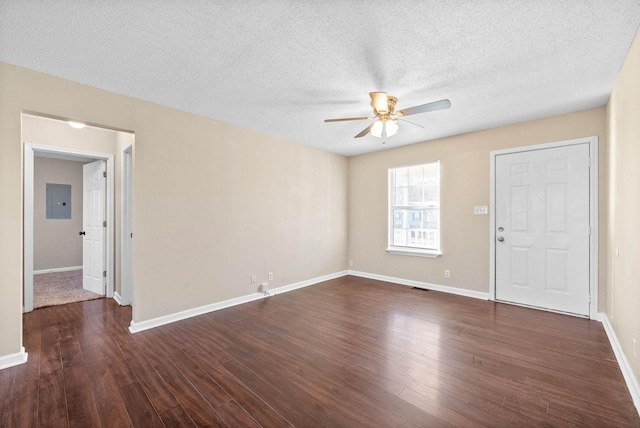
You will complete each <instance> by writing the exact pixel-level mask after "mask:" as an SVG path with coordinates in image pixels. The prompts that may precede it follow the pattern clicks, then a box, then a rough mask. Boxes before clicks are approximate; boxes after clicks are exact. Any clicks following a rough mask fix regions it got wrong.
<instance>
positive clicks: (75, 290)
mask: <svg viewBox="0 0 640 428" xmlns="http://www.w3.org/2000/svg"><path fill="white" fill-rule="evenodd" d="M101 297H104V296H101V295H100V294H96V293H93V292H91V291H87V290H85V289H83V288H82V269H79V270H71V271H66V272H53V273H40V274H37V275H33V308H34V309H36V308H44V307H45V306H53V305H64V304H65V303H73V302H82V301H85V300H93V299H100V298H101Z"/></svg>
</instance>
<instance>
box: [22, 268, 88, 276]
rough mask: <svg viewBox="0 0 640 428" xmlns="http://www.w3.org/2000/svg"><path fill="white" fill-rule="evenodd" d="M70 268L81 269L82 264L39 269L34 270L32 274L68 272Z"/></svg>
mask: <svg viewBox="0 0 640 428" xmlns="http://www.w3.org/2000/svg"><path fill="white" fill-rule="evenodd" d="M71 270H82V266H69V267H61V268H52V269H40V270H34V271H33V274H34V275H38V274H41V273H54V272H68V271H71Z"/></svg>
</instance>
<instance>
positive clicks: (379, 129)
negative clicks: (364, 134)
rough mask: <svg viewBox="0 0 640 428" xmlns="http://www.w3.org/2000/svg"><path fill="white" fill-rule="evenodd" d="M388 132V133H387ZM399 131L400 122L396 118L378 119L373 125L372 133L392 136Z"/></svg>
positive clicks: (379, 136)
mask: <svg viewBox="0 0 640 428" xmlns="http://www.w3.org/2000/svg"><path fill="white" fill-rule="evenodd" d="M385 132H386V134H385ZM397 133H398V122H397V121H396V120H391V119H387V120H378V121H376V123H374V124H373V126H372V127H371V135H373V136H374V137H378V138H382V136H383V135H385V136H386V137H391V136H393V135H396V134H397Z"/></svg>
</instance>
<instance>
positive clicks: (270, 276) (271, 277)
mask: <svg viewBox="0 0 640 428" xmlns="http://www.w3.org/2000/svg"><path fill="white" fill-rule="evenodd" d="M269 281H273V272H269Z"/></svg>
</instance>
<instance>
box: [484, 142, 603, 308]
mask: <svg viewBox="0 0 640 428" xmlns="http://www.w3.org/2000/svg"><path fill="white" fill-rule="evenodd" d="M577 144H589V157H590V158H591V168H590V170H589V223H590V225H591V236H590V237H589V294H590V296H591V299H590V303H589V318H590V319H598V137H597V136H593V137H585V138H577V139H574V140H565V141H556V142H553V143H547V144H537V145H532V146H522V147H514V148H510V149H503V150H495V151H492V152H490V153H489V168H490V173H489V179H490V185H489V189H490V195H489V206H490V208H489V213H490V215H489V300H494V301H495V300H496V219H495V212H496V195H495V191H496V168H495V166H496V157H497V156H499V155H505V154H512V153H521V152H528V151H533V150H543V149H552V148H557V147H564V146H574V145H577Z"/></svg>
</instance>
